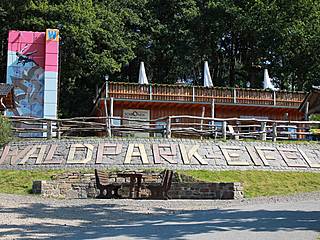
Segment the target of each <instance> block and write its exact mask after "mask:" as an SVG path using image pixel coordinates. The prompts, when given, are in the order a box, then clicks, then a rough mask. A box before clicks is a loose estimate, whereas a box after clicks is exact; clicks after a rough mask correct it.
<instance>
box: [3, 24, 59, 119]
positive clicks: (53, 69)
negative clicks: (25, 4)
mask: <svg viewBox="0 0 320 240" xmlns="http://www.w3.org/2000/svg"><path fill="white" fill-rule="evenodd" d="M58 55H59V31H58V30H56V29H47V30H46V32H29V31H9V37H8V61H7V83H9V84H13V85H14V88H15V90H14V95H15V101H16V108H15V109H14V110H8V111H7V112H6V115H8V116H29V117H45V118H56V117H57V88H58Z"/></svg>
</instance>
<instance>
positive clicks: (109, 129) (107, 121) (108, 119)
mask: <svg viewBox="0 0 320 240" xmlns="http://www.w3.org/2000/svg"><path fill="white" fill-rule="evenodd" d="M106 127H107V137H112V136H111V126H110V118H109V117H106Z"/></svg>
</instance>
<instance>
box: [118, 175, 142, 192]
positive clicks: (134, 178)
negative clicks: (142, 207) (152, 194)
mask: <svg viewBox="0 0 320 240" xmlns="http://www.w3.org/2000/svg"><path fill="white" fill-rule="evenodd" d="M142 176H143V173H136V172H128V173H117V177H123V178H130V183H129V198H139V197H140V192H141V182H142Z"/></svg>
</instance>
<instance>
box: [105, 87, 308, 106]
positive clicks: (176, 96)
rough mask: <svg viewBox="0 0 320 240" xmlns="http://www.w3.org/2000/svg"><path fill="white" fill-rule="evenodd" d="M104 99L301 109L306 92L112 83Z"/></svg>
mask: <svg viewBox="0 0 320 240" xmlns="http://www.w3.org/2000/svg"><path fill="white" fill-rule="evenodd" d="M106 90H107V92H105V91H104V92H103V93H102V94H103V96H106V97H107V98H111V97H112V98H114V99H132V100H152V101H176V102H195V103H196V102H199V103H200V102H202V103H203V102H212V101H213V100H214V101H215V103H227V104H243V105H268V106H279V107H280V106H283V107H294V108H295V107H296V108H298V107H299V106H300V104H301V103H302V101H303V99H304V98H305V96H306V93H304V92H287V91H270V90H262V89H249V88H221V87H212V88H206V87H201V86H184V85H165V84H152V85H151V84H148V85H139V84H135V83H124V82H109V83H108V84H107V85H106Z"/></svg>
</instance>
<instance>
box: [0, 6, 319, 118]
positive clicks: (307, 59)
mask: <svg viewBox="0 0 320 240" xmlns="http://www.w3.org/2000/svg"><path fill="white" fill-rule="evenodd" d="M0 27H1V29H2V31H1V32H0V39H1V42H2V45H1V46H2V49H1V52H0V57H1V60H2V61H1V62H2V63H3V64H2V66H1V69H0V71H1V77H2V78H3V79H5V72H6V66H5V63H6V57H7V56H6V51H7V49H6V45H7V42H6V41H7V33H8V30H10V29H18V30H34V31H44V30H45V29H46V28H59V29H60V32H61V46H60V60H61V61H60V65H61V68H60V69H61V86H60V108H61V109H60V112H61V114H62V115H63V116H76V115H78V116H79V115H84V114H88V113H89V112H90V110H91V108H92V100H93V99H94V98H95V89H96V85H99V86H101V85H102V83H103V81H104V75H106V74H109V75H110V79H111V80H113V81H132V82H137V75H138V68H139V62H140V61H144V62H145V66H146V68H147V75H148V78H149V80H150V81H151V82H153V83H175V82H176V81H178V80H184V81H188V82H193V83H194V84H201V83H202V82H201V81H202V75H203V74H202V71H203V61H205V60H208V61H209V66H210V70H211V73H212V78H213V82H214V84H215V85H218V86H242V87H243V86H245V84H246V82H248V81H249V82H251V86H252V87H256V88H260V87H261V83H262V79H263V76H262V75H263V68H265V67H266V68H268V69H269V70H270V75H271V76H272V77H273V78H274V80H275V81H276V84H277V85H278V86H279V87H281V88H282V89H289V90H293V89H295V90H309V88H310V87H311V86H312V85H319V84H320V54H319V53H320V52H319V51H320V48H319V42H320V41H319V38H320V2H318V1H311V0H299V1H289V0H284V1H269V0H247V1H243V0H240V1H238V0H237V1H235V0H227V1H226V0H134V1H133V0H118V1H111V0H87V1H76V0H64V1H62V0H55V1H53V0H26V1H22V2H21V1H18V0H11V1H1V2H0Z"/></svg>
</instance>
